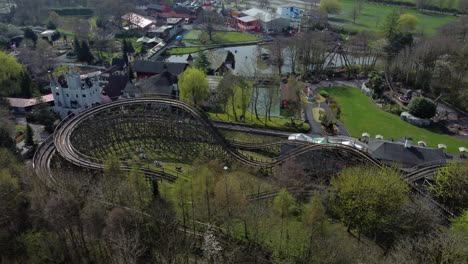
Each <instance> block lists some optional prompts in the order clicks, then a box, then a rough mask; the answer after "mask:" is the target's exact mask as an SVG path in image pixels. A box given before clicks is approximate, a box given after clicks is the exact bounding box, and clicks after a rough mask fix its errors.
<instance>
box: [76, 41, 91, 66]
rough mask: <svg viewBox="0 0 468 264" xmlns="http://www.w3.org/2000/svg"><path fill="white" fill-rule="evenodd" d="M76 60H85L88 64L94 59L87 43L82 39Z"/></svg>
mask: <svg viewBox="0 0 468 264" xmlns="http://www.w3.org/2000/svg"><path fill="white" fill-rule="evenodd" d="M78 60H80V61H85V62H87V63H88V64H91V63H93V61H94V56H93V54H92V53H91V50H90V48H89V46H88V43H87V42H86V41H84V40H83V41H82V42H81V48H80V53H79V54H78Z"/></svg>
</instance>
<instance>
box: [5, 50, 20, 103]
mask: <svg viewBox="0 0 468 264" xmlns="http://www.w3.org/2000/svg"><path fill="white" fill-rule="evenodd" d="M22 71H23V66H22V65H21V64H19V63H18V61H17V60H16V58H15V56H13V55H9V54H7V53H5V52H3V51H1V50H0V96H9V95H11V94H13V93H15V92H17V91H16V89H17V87H18V85H16V84H15V83H16V80H17V79H18V78H19V77H20V75H21V72H22Z"/></svg>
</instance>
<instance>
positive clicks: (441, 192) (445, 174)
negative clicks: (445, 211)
mask: <svg viewBox="0 0 468 264" xmlns="http://www.w3.org/2000/svg"><path fill="white" fill-rule="evenodd" d="M467 190H468V163H466V162H464V163H449V164H448V165H447V166H445V167H442V168H440V169H439V170H437V172H436V173H435V176H434V183H433V185H432V186H431V191H432V192H433V193H434V195H435V196H436V197H437V198H438V199H439V200H440V201H441V202H442V203H443V204H444V205H446V206H448V207H449V208H450V209H451V210H453V211H454V212H455V213H461V212H462V211H463V210H465V209H466V208H467V204H468V193H467Z"/></svg>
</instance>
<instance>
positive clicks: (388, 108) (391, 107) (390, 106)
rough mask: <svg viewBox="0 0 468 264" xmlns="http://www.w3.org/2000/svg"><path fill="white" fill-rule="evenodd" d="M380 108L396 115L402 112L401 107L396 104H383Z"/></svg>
mask: <svg viewBox="0 0 468 264" xmlns="http://www.w3.org/2000/svg"><path fill="white" fill-rule="evenodd" d="M382 110H384V111H385V112H388V113H390V114H394V115H397V116H400V115H401V113H402V112H403V109H402V108H401V107H400V106H399V105H396V104H385V105H384V106H383V107H382Z"/></svg>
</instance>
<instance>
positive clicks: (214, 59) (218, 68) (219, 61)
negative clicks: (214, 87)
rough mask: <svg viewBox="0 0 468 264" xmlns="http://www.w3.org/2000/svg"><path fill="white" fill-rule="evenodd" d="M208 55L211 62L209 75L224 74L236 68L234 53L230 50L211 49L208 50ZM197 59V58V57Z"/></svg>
mask: <svg viewBox="0 0 468 264" xmlns="http://www.w3.org/2000/svg"><path fill="white" fill-rule="evenodd" d="M206 57H207V58H208V61H209V62H210V69H209V70H208V73H207V75H215V76H222V75H224V74H226V73H227V72H229V71H231V70H233V69H235V63H236V62H235V57H234V54H232V52H230V51H228V50H209V51H207V52H206ZM196 60H197V58H195V61H196Z"/></svg>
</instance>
